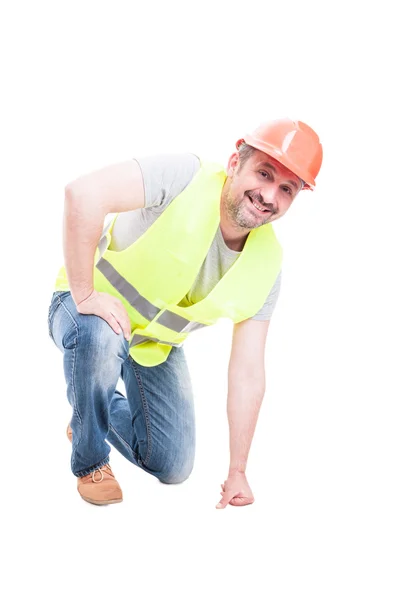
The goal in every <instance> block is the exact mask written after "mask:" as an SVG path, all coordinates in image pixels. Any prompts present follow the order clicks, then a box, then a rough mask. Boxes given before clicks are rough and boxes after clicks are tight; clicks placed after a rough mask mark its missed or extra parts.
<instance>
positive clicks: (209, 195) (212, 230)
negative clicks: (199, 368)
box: [56, 163, 282, 367]
mask: <svg viewBox="0 0 398 600" xmlns="http://www.w3.org/2000/svg"><path fill="white" fill-rule="evenodd" d="M225 179H226V173H225V171H224V169H223V168H222V167H221V166H220V165H216V164H213V163H201V167H200V169H199V171H198V172H197V174H196V175H195V177H194V178H193V179H192V181H191V183H190V184H189V185H188V186H187V187H186V188H185V190H184V191H183V192H182V193H181V194H179V196H177V197H176V198H174V200H173V201H172V203H171V204H170V205H169V206H168V207H167V209H166V210H165V211H164V212H163V213H162V214H161V215H160V216H159V217H158V218H157V220H156V221H155V222H154V223H153V225H151V227H149V229H147V231H146V232H145V233H144V234H143V235H142V236H141V237H140V238H138V240H136V241H135V242H134V243H133V244H131V245H130V246H129V247H127V248H125V249H124V250H122V251H120V252H115V251H113V250H109V249H108V247H109V244H110V241H111V235H112V233H111V232H112V227H113V223H114V221H113V222H112V227H111V228H110V230H109V231H108V233H107V234H106V236H104V238H103V239H102V240H101V242H100V244H99V246H98V249H97V252H96V257H95V263H96V264H95V268H94V288H95V289H96V290H97V291H100V292H107V293H108V294H111V295H112V296H115V297H117V298H119V300H121V302H122V303H123V305H124V306H125V308H126V310H127V313H128V315H129V317H130V321H131V330H132V339H131V342H130V354H131V356H132V358H133V359H134V360H136V361H137V362H138V363H139V364H141V365H143V366H147V367H151V366H155V365H158V364H160V363H162V362H164V361H165V360H166V359H167V357H168V355H169V353H170V350H171V348H172V347H173V346H180V345H182V343H183V342H184V340H185V339H186V338H187V336H188V335H189V333H191V332H192V331H194V330H195V329H199V328H201V327H206V326H208V325H213V324H214V323H216V321H217V320H218V319H219V318H221V317H227V318H230V319H232V321H233V322H235V323H238V322H239V321H243V320H244V319H248V318H249V317H252V316H253V315H255V314H256V313H257V312H258V311H259V310H260V308H261V307H262V305H263V304H264V302H265V300H266V298H267V296H268V294H269V292H270V290H271V288H272V286H273V284H274V282H275V279H276V277H277V275H278V273H279V271H280V268H281V262H282V248H281V246H280V244H279V242H278V240H277V239H276V236H275V233H274V230H273V228H272V225H271V224H266V225H262V226H261V227H258V228H257V229H254V230H253V231H251V232H250V234H249V236H248V238H247V240H246V243H245V246H244V248H243V250H242V252H241V254H240V256H239V257H238V258H237V260H236V261H235V263H234V264H233V265H232V267H231V268H230V269H229V270H228V271H227V272H226V273H225V275H224V276H223V277H222V278H221V279H220V281H219V282H218V283H217V284H216V285H215V287H214V288H213V289H212V290H211V291H210V293H209V294H208V295H207V296H206V297H205V298H203V300H201V301H200V302H196V303H195V304H193V305H192V306H188V307H182V306H178V304H179V302H181V300H182V299H183V298H184V297H185V295H186V294H187V293H188V291H189V290H190V289H191V287H192V285H193V283H194V281H195V279H196V276H197V275H198V272H199V270H200V268H201V266H202V264H203V261H204V259H205V257H206V255H207V253H208V251H209V248H210V246H211V244H212V242H213V239H214V236H215V235H216V232H217V228H218V226H219V224H220V198H221V192H222V188H223V186H224V183H225ZM115 218H116V217H115ZM67 285H68V284H67V279H66V273H65V269H64V267H62V269H61V271H60V272H59V274H58V278H57V282H56V289H57V290H65V289H68V287H67Z"/></svg>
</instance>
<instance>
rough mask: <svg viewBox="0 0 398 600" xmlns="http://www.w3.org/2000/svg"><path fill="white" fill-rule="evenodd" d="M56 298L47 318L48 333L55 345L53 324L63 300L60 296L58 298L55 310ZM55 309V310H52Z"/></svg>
mask: <svg viewBox="0 0 398 600" xmlns="http://www.w3.org/2000/svg"><path fill="white" fill-rule="evenodd" d="M54 300H55V298H53V300H52V302H51V303H50V307H49V309H48V316H47V324H48V333H49V335H50V338H51V339H52V341H53V342H54V343H55V340H54V336H53V333H52V324H53V321H54V317H55V313H56V312H57V310H58V308H59V305H60V304H61V299H60V297H59V296H56V304H55V306H54V308H53V302H54ZM52 308H53V310H51V309H52Z"/></svg>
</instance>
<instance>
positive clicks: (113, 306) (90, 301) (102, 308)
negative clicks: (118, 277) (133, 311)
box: [76, 290, 131, 341]
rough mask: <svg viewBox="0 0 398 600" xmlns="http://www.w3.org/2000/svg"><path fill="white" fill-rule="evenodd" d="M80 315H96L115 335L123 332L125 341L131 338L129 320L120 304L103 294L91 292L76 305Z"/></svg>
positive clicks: (116, 299) (115, 299) (117, 300)
mask: <svg viewBox="0 0 398 600" xmlns="http://www.w3.org/2000/svg"><path fill="white" fill-rule="evenodd" d="M76 308H77V311H78V312H79V313H81V314H82V315H97V316H98V317H101V319H104V321H106V322H107V323H108V324H109V325H110V326H111V327H112V329H113V331H114V332H115V333H120V332H121V331H123V334H124V337H125V338H126V340H127V341H130V338H131V325H130V319H129V316H128V314H127V311H126V309H125V308H124V306H123V304H122V302H121V301H120V300H119V299H118V298H114V297H113V296H111V295H110V294H106V293H105V292H97V291H96V290H93V291H92V292H91V294H90V295H89V296H88V298H86V299H85V300H82V301H81V302H79V304H76Z"/></svg>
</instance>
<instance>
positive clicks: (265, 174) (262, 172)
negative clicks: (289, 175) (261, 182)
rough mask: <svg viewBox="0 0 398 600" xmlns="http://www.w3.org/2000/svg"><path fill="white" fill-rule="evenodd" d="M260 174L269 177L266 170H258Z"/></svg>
mask: <svg viewBox="0 0 398 600" xmlns="http://www.w3.org/2000/svg"><path fill="white" fill-rule="evenodd" d="M260 175H262V176H263V177H268V179H269V174H268V173H267V171H260Z"/></svg>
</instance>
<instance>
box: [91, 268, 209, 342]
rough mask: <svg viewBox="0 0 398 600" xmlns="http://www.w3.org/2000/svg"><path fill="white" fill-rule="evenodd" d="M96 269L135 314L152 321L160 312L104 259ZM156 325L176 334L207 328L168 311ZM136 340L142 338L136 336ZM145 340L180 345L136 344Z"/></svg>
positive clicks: (202, 324) (203, 324)
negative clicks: (144, 342)
mask: <svg viewBox="0 0 398 600" xmlns="http://www.w3.org/2000/svg"><path fill="white" fill-rule="evenodd" d="M97 269H98V270H99V271H101V273H102V274H103V275H104V277H106V279H107V280H108V281H109V283H110V284H111V285H113V287H114V288H115V289H116V290H117V291H118V292H119V294H120V295H121V296H123V298H124V299H125V300H127V302H128V303H129V304H130V306H132V307H133V308H134V309H135V310H136V311H137V312H139V313H140V315H141V316H143V317H144V318H145V319H148V321H152V320H153V319H154V318H155V317H156V315H157V314H158V313H159V312H160V308H158V307H157V306H155V305H154V304H151V302H149V301H148V300H147V299H146V298H144V296H141V294H140V293H139V292H138V290H137V289H136V288H135V287H134V286H132V285H131V283H129V282H128V281H126V279H124V277H122V276H121V275H120V274H119V273H118V272H117V270H116V269H115V268H114V267H113V266H112V265H111V264H110V263H109V262H108V261H107V260H106V259H104V258H101V259H100V260H99V261H98V263H97ZM157 323H159V324H160V325H163V326H164V327H167V328H168V329H171V330H172V331H175V332H177V333H189V332H191V331H194V330H196V329H201V328H202V327H207V325H206V324H205V323H199V322H197V321H190V320H189V319H184V317H181V316H180V315H177V314H175V313H173V312H171V311H169V310H165V311H164V313H163V314H162V315H160V317H159V319H158V320H157ZM136 337H137V338H139V337H142V338H143V336H136ZM146 339H151V341H154V342H158V343H160V344H168V345H169V346H180V345H181V344H173V343H171V342H163V341H161V340H155V339H152V338H143V340H141V341H140V342H137V344H141V343H142V341H144V340H146ZM131 345H132V346H135V345H136V343H134V342H133V343H132V344H131Z"/></svg>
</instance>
